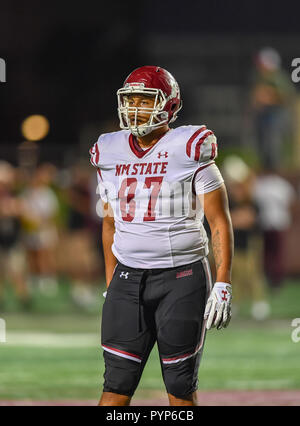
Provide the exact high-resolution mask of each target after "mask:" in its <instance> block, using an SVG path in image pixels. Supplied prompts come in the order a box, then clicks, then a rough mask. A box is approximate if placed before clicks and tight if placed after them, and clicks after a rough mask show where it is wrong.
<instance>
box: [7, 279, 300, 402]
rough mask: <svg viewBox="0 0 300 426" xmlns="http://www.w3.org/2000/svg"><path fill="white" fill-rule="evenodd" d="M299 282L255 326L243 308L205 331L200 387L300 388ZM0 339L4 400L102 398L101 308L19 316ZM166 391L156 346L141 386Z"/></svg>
mask: <svg viewBox="0 0 300 426" xmlns="http://www.w3.org/2000/svg"><path fill="white" fill-rule="evenodd" d="M299 299H300V286H298V285H295V284H290V285H289V286H287V287H285V288H284V289H283V290H281V291H280V292H279V293H277V294H276V295H275V296H274V297H273V299H272V312H273V314H272V317H271V318H270V319H269V320H267V321H264V322H262V323H257V322H254V321H252V320H250V319H249V318H248V317H247V306H245V308H244V311H243V312H242V313H241V314H240V315H239V316H238V317H235V318H234V319H233V320H232V323H231V324H230V327H229V328H228V329H226V330H222V331H217V330H212V331H210V332H209V333H208V334H207V339H206V345H205V351H204V355H203V359H202V363H201V366H200V370H199V389H200V390H214V389H215V390H216V389H220V390H221V389H239V390H247V389H251V390H252V389H253V390H260V389H264V390H269V389H300V363H299V355H300V342H298V343H294V342H293V341H292V338H291V333H292V331H293V328H292V327H291V321H292V319H293V318H296V317H300V309H299ZM1 317H2V318H4V319H5V321H6V328H7V336H6V337H7V342H6V343H0V400H1V399H14V400H15V399H22V400H23V399H33V400H57V399H81V400H82V399H92V400H97V399H98V397H99V395H100V390H101V384H102V375H103V362H102V350H101V349H100V345H99V330H100V313H97V314H95V313H90V314H86V313H82V312H74V311H72V312H68V313H64V314H63V313H58V314H55V313H54V312H47V313H44V314H43V313H41V312H39V311H38V309H37V310H36V312H31V313H22V314H21V313H15V312H6V313H4V314H2V315H1ZM299 335H300V333H299ZM147 390H148V391H151V390H163V382H162V379H161V373H160V365H159V361H158V355H157V351H156V348H155V349H154V350H153V352H152V354H151V356H150V359H149V362H148V364H147V366H146V368H145V371H144V375H143V377H142V380H141V383H140V387H139V391H138V392H137V394H136V396H137V397H139V395H141V394H142V393H143V392H145V391H147Z"/></svg>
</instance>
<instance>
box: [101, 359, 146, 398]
mask: <svg viewBox="0 0 300 426" xmlns="http://www.w3.org/2000/svg"><path fill="white" fill-rule="evenodd" d="M103 356H104V361H105V372H104V388H103V391H104V392H113V393H118V394H121V395H127V396H132V395H133V394H134V392H135V390H136V388H137V385H138V383H139V381H140V378H141V373H142V369H141V364H140V363H138V362H136V361H131V360H129V359H125V358H122V357H119V356H116V355H113V354H111V353H109V352H104V354H103Z"/></svg>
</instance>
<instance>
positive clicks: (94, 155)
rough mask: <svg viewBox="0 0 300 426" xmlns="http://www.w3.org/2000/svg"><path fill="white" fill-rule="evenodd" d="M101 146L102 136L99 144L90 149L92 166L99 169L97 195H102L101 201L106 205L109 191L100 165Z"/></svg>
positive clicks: (98, 141)
mask: <svg viewBox="0 0 300 426" xmlns="http://www.w3.org/2000/svg"><path fill="white" fill-rule="evenodd" d="M100 144H101V136H100V137H99V139H98V140H97V142H96V143H95V144H94V145H93V146H92V148H91V149H90V151H89V153H90V162H91V164H92V165H93V166H94V167H96V168H97V183H98V184H97V193H98V194H99V195H100V198H101V200H102V201H103V202H104V203H107V202H108V198H107V191H106V188H105V186H104V182H103V178H102V173H101V168H100V167H101V163H100Z"/></svg>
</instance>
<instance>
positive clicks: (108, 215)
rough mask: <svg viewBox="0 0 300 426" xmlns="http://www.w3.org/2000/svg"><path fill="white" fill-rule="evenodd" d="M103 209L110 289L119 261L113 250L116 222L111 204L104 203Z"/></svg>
mask: <svg viewBox="0 0 300 426" xmlns="http://www.w3.org/2000/svg"><path fill="white" fill-rule="evenodd" d="M103 209H104V212H105V214H104V217H103V222H102V244H103V253H104V262H105V278H106V286H107V287H108V286H109V284H110V282H111V280H112V277H113V273H114V269H115V266H116V264H117V259H116V257H115V256H114V254H113V252H112V249H111V246H112V244H113V240H114V233H115V220H114V216H113V210H112V208H111V206H110V204H109V203H103Z"/></svg>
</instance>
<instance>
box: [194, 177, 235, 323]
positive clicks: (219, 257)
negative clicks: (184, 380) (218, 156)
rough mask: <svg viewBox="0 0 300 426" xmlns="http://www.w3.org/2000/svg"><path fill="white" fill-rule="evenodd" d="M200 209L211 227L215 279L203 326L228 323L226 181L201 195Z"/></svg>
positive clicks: (229, 236)
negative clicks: (201, 205)
mask: <svg viewBox="0 0 300 426" xmlns="http://www.w3.org/2000/svg"><path fill="white" fill-rule="evenodd" d="M202 197H203V200H202V201H203V209H204V214H205V216H206V218H207V221H208V224H209V226H210V230H211V238H212V249H213V255H214V259H215V265H216V282H215V284H214V286H213V288H212V291H211V293H210V295H209V298H208V300H207V303H206V307H205V313H204V319H205V320H206V328H207V329H210V328H211V327H216V328H217V329H220V328H222V327H227V325H228V324H229V321H230V318H231V298H232V291H231V265H232V258H233V230H232V224H231V218H230V214H229V208H228V198H227V192H226V188H225V185H224V184H222V185H221V186H220V187H219V188H218V189H215V190H214V191H211V192H207V193H205V194H204V195H203V196H202Z"/></svg>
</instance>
